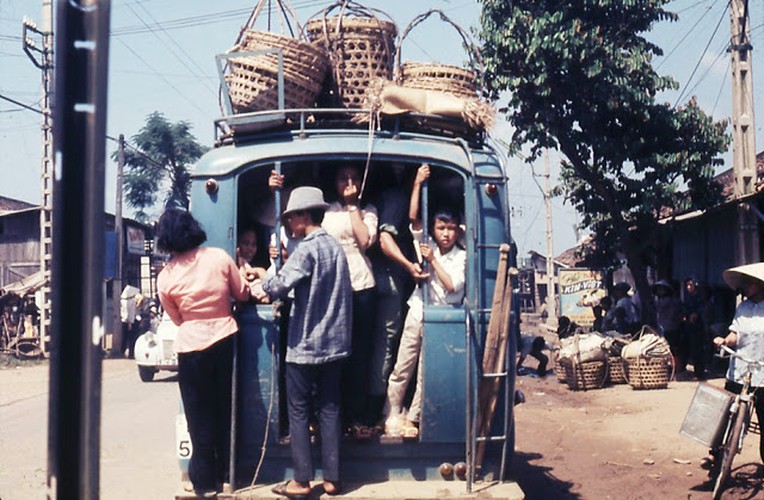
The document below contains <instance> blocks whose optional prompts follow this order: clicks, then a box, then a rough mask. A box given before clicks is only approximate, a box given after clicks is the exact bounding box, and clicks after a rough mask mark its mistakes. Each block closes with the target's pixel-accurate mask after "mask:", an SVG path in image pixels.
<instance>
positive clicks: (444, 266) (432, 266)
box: [384, 164, 467, 439]
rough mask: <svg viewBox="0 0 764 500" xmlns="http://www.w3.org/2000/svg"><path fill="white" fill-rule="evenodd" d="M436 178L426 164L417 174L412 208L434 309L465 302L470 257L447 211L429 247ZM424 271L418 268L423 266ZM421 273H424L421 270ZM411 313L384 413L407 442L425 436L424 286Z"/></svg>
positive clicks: (392, 431)
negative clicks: (422, 206)
mask: <svg viewBox="0 0 764 500" xmlns="http://www.w3.org/2000/svg"><path fill="white" fill-rule="evenodd" d="M429 176H430V167H429V166H428V165H426V164H425V165H422V166H421V167H419V170H418V171H417V175H416V179H415V180H414V187H413V189H412V191H411V200H410V203H409V219H410V221H411V234H412V235H413V236H414V239H415V240H416V241H417V242H419V250H420V252H421V256H422V258H423V259H424V260H425V261H427V265H428V266H429V269H428V271H429V273H428V274H427V275H426V276H427V278H426V279H427V285H428V287H427V288H428V303H429V304H431V305H446V304H461V303H462V300H463V299H464V275H465V267H466V261H467V253H466V252H465V251H464V250H463V249H461V248H459V247H458V246H457V245H456V243H457V241H458V239H459V233H460V228H459V219H458V217H457V216H455V215H454V214H453V213H451V212H449V211H447V210H439V211H437V212H436V213H435V216H434V217H433V227H432V237H431V238H430V241H429V244H425V243H424V242H423V231H422V221H421V219H420V218H419V198H420V190H421V187H422V184H423V183H424V182H425V181H426V180H427V179H428V178H429ZM417 266H418V265H417ZM418 271H420V272H421V268H420V269H418ZM408 304H409V312H408V314H407V315H406V320H405V323H404V326H403V333H402V335H401V343H400V347H399V348H398V357H397V358H396V361H395V368H393V372H392V374H391V375H390V379H389V380H388V386H387V399H386V401H385V409H384V414H385V415H386V416H387V420H386V422H385V433H386V434H388V435H400V436H402V437H404V438H408V439H415V438H417V437H419V412H420V409H421V403H422V379H423V369H422V361H421V360H422V357H421V356H420V351H421V347H422V330H423V328H422V320H423V313H424V300H423V297H422V289H421V287H417V289H416V290H415V291H414V293H413V294H412V295H411V298H410V299H409V301H408ZM417 365H419V369H418V375H417V381H416V391H415V392H414V399H413V400H412V402H411V408H410V409H409V412H408V416H407V418H406V419H405V420H404V417H403V408H402V405H403V398H404V396H405V394H406V389H407V387H408V385H409V383H410V382H411V380H412V378H413V375H414V370H415V369H416V367H417Z"/></svg>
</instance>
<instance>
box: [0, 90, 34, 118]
mask: <svg viewBox="0 0 764 500" xmlns="http://www.w3.org/2000/svg"><path fill="white" fill-rule="evenodd" d="M0 99H3V100H5V101H8V102H10V103H13V104H15V105H16V106H21V107H22V108H24V109H27V110H29V111H34V112H35V113H40V114H41V115H42V114H44V113H43V112H42V110H41V109H37V108H33V107H32V106H29V105H28V104H24V103H23V102H20V101H17V100H16V99H11V98H10V97H8V96H4V95H3V94H0Z"/></svg>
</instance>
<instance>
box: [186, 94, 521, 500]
mask: <svg viewBox="0 0 764 500" xmlns="http://www.w3.org/2000/svg"><path fill="white" fill-rule="evenodd" d="M364 113H366V115H368V111H362V110H349V109H304V110H274V111H265V112H254V113H248V114H242V115H231V116H228V117H223V118H220V119H218V120H217V121H216V129H217V132H218V133H217V139H216V147H215V148H213V149H212V150H210V151H209V152H208V153H206V154H205V155H204V156H203V157H202V158H201V159H200V161H199V162H198V163H197V165H196V166H195V169H194V171H193V175H192V188H191V211H192V213H193V214H194V216H195V217H196V218H197V219H198V220H199V221H200V222H201V224H202V225H203V227H204V228H205V230H206V232H207V236H208V241H207V244H208V245H212V246H216V247H220V248H224V249H226V250H227V251H228V252H230V254H231V255H232V256H233V255H235V249H236V246H237V234H238V232H239V229H240V228H241V227H242V226H244V225H248V224H250V223H251V222H252V221H253V219H254V220H255V221H256V222H257V223H259V224H260V227H262V228H264V231H263V232H264V233H269V232H270V233H275V234H278V232H279V229H280V225H281V221H280V220H279V215H280V212H281V209H282V208H283V205H284V204H285V202H286V199H285V198H286V196H287V194H286V191H287V190H288V188H286V187H285V188H284V191H285V192H283V193H282V192H281V191H282V190H280V189H279V190H276V191H275V193H274V192H272V190H271V189H269V187H268V177H269V175H270V174H271V172H272V171H277V172H280V173H282V174H283V175H284V178H285V183H286V184H289V183H290V179H291V180H294V182H295V183H299V184H300V185H303V184H313V185H317V186H319V187H322V188H323V189H324V193H325V194H326V196H327V198H331V191H332V186H333V184H332V182H333V179H334V176H333V175H334V172H335V171H336V169H337V168H338V167H341V166H343V165H356V166H359V167H360V168H361V170H362V171H363V172H364V188H363V198H364V200H369V201H370V202H372V203H373V202H374V200H375V198H376V197H377V196H378V195H379V194H380V193H381V192H382V190H383V189H400V190H401V191H402V192H403V193H404V194H405V195H406V196H405V197H404V199H406V200H408V194H409V192H410V189H411V182H409V181H410V179H412V178H413V175H414V174H415V172H416V170H417V168H418V167H419V166H420V165H422V164H423V163H427V164H429V165H430V168H431V177H430V179H429V180H428V182H427V183H426V185H425V188H424V189H423V193H422V210H423V212H422V213H423V214H426V215H425V216H424V217H422V219H423V220H427V215H430V216H431V215H432V209H433V207H437V206H440V205H442V204H444V203H447V204H448V205H449V206H452V207H456V209H457V210H459V211H460V213H461V214H462V220H463V230H464V231H463V239H462V241H461V244H462V245H463V246H464V249H465V250H466V252H467V270H466V281H465V298H464V301H463V303H462V304H460V305H458V306H431V305H428V306H426V307H425V310H424V328H423V347H422V355H423V356H424V358H423V361H422V365H421V366H422V369H423V370H424V373H423V384H424V385H423V389H422V390H423V403H422V409H421V419H420V422H421V423H420V432H419V436H418V439H417V440H415V442H411V441H409V440H403V439H401V438H399V437H392V436H384V435H382V436H378V437H376V438H374V439H372V440H371V441H370V442H362V443H358V442H354V441H353V440H350V439H348V440H346V441H345V442H344V443H343V448H342V453H343V455H342V467H343V480H345V481H348V482H353V481H358V482H364V481H395V480H440V481H442V480H443V479H444V478H445V479H449V477H448V476H449V475H451V474H452V473H453V469H449V467H448V465H449V464H456V463H459V464H460V466H461V470H460V468H457V473H459V478H460V479H463V480H464V481H465V483H466V488H467V490H468V491H471V488H472V484H473V482H474V481H476V480H479V479H486V478H487V479H494V480H498V481H504V480H505V477H506V473H507V470H508V468H509V464H510V463H511V459H512V454H513V451H514V419H513V413H512V412H513V404H512V401H514V392H515V389H514V373H515V353H516V337H517V332H518V320H517V319H518V313H517V311H518V309H517V307H516V304H514V303H513V304H504V305H503V306H504V308H505V309H504V310H507V311H509V312H508V313H507V314H506V315H505V316H506V317H504V318H495V321H497V323H502V324H501V325H499V326H500V327H501V329H502V331H503V332H504V338H505V339H506V344H505V347H504V348H503V349H502V350H501V351H500V352H501V356H504V357H505V359H506V362H505V364H504V366H505V369H504V371H502V372H501V373H486V370H485V369H483V366H482V362H483V353H484V351H485V348H486V345H485V344H486V337H487V335H488V329H489V323H490V322H491V312H492V310H493V311H494V312H495V314H496V311H498V309H497V306H496V304H495V303H494V302H495V301H494V291H495V288H496V282H497V279H500V278H501V277H500V276H499V275H498V273H499V272H507V271H506V269H504V268H502V267H501V266H499V261H500V254H501V253H502V252H504V253H505V254H507V258H508V261H509V267H512V266H513V265H514V262H515V258H516V256H515V253H514V248H515V247H514V245H512V240H511V235H510V224H509V210H508V203H509V200H508V196H507V189H506V188H507V182H508V178H507V171H506V168H505V164H504V161H505V160H504V158H503V156H502V155H501V154H500V153H499V152H498V151H497V148H496V147H494V146H493V145H492V144H493V143H492V141H491V140H490V138H489V137H487V136H486V135H485V134H484V133H483V132H480V131H475V130H471V129H469V128H467V127H466V126H465V125H464V124H463V123H462V122H460V121H458V120H450V119H445V118H443V117H438V116H428V115H416V114H408V115H405V116H399V117H396V118H392V119H390V120H383V121H382V122H380V124H379V125H378V126H377V127H369V126H368V125H366V124H363V123H361V124H359V123H358V122H359V120H357V119H353V118H354V117H356V118H357V117H358V116H360V115H363V114H364ZM425 227H426V224H425ZM267 238H268V237H267V236H262V237H261V239H260V244H259V245H258V247H259V251H260V252H261V253H263V254H265V253H267V247H268V242H269V240H268V239H267ZM266 257H267V256H266ZM500 268H501V270H500V271H497V269H500ZM507 274H509V273H507ZM507 280H509V278H507ZM508 282H509V281H508ZM512 286H514V285H513V284H510V285H508V288H510V287H512ZM511 296H512V294H507V295H506V297H504V298H503V299H502V300H507V301H508V300H510V297H511ZM514 302H516V301H514ZM507 308H509V309H507ZM237 314H238V321H239V326H240V333H239V335H238V345H237V355H236V371H237V375H236V384H235V396H234V397H235V412H234V419H235V425H234V436H235V439H234V440H233V444H232V448H235V453H234V456H235V459H234V462H235V467H234V469H235V470H234V472H235V482H234V486H235V488H241V487H243V485H250V484H255V483H270V482H276V481H281V480H284V479H288V478H290V477H291V472H292V471H291V470H290V469H291V461H290V453H289V446H288V438H285V434H286V429H284V422H285V419H284V418H283V415H281V413H283V411H284V409H283V407H280V405H279V399H280V398H283V394H280V388H279V382H278V380H279V373H280V371H281V370H282V368H283V367H282V366H281V361H280V359H279V352H280V345H279V342H280V338H281V335H280V331H279V330H280V328H281V324H282V323H281V321H280V318H279V311H278V310H277V309H275V308H274V306H273V305H271V304H255V303H250V304H244V305H242V306H240V307H239V309H238V311H237ZM487 378H490V379H493V380H494V381H495V382H496V389H495V390H494V396H495V401H494V402H495V408H496V410H495V413H494V415H493V418H492V419H491V420H490V422H491V424H490V431H489V432H483V434H485V435H483V436H478V434H479V430H478V426H479V418H481V415H480V413H481V410H480V408H481V407H482V402H481V401H480V397H479V391H478V388H479V386H480V384H481V381H484V380H486V379H487ZM481 448H482V449H481ZM478 450H480V451H478ZM316 463H319V461H318V460H316ZM465 466H466V469H465ZM465 470H466V472H465Z"/></svg>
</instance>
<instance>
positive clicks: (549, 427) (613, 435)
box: [513, 375, 764, 499]
mask: <svg viewBox="0 0 764 500" xmlns="http://www.w3.org/2000/svg"><path fill="white" fill-rule="evenodd" d="M710 383H711V384H713V385H716V386H722V385H723V379H721V378H717V379H713V380H711V381H710ZM697 384H698V382H693V381H684V382H677V381H672V382H671V383H670V384H669V387H668V389H662V390H647V391H637V390H633V389H631V387H630V386H628V385H614V386H611V387H606V388H603V389H598V390H593V391H588V392H579V391H571V390H569V389H568V388H567V386H566V385H565V384H561V383H559V382H558V381H557V378H556V377H555V376H554V375H551V376H547V377H546V378H543V379H541V378H535V377H531V376H521V377H518V380H517V387H518V388H519V389H521V390H522V391H523V392H524V393H525V395H526V397H527V402H526V403H525V404H523V405H521V406H518V407H517V412H516V418H517V421H516V426H517V438H516V439H517V445H516V449H517V455H516V459H515V462H514V464H513V476H514V479H515V480H517V481H518V483H519V484H520V486H521V487H522V489H523V491H524V492H525V494H526V495H527V498H531V499H534V498H538V499H542V498H543V499H546V498H555V499H558V498H560V499H565V498H583V499H609V498H612V499H642V498H644V499H654V498H667V499H674V498H675V499H706V498H711V494H710V492H709V489H708V486H707V485H706V484H705V483H706V481H707V474H706V471H705V470H703V469H701V468H700V466H699V462H700V459H701V458H702V457H703V456H704V455H705V452H706V448H705V447H704V446H703V445H701V444H699V443H696V442H694V441H692V440H690V439H688V438H686V437H684V436H681V435H680V434H679V429H680V427H681V425H682V422H683V420H684V417H685V414H686V412H687V408H688V406H689V404H690V401H691V399H692V396H693V394H694V391H695V388H696V386H697ZM758 440H759V436H757V435H749V436H748V439H747V441H746V442H745V445H744V448H743V452H742V455H739V456H738V457H737V459H736V460H735V463H734V464H733V473H732V474H733V481H732V482H731V487H730V488H729V489H728V490H727V491H726V492H725V494H724V498H735V499H738V498H764V490H763V488H764V468H763V467H762V465H761V461H760V460H759V457H758Z"/></svg>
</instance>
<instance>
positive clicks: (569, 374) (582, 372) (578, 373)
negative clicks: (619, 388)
mask: <svg viewBox="0 0 764 500" xmlns="http://www.w3.org/2000/svg"><path fill="white" fill-rule="evenodd" d="M563 366H564V367H565V379H566V382H567V384H568V388H569V389H571V390H574V391H589V390H591V389H600V388H601V387H602V386H603V385H605V379H606V378H607V363H606V362H605V361H586V362H583V363H575V362H570V361H566V362H565V363H563Z"/></svg>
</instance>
